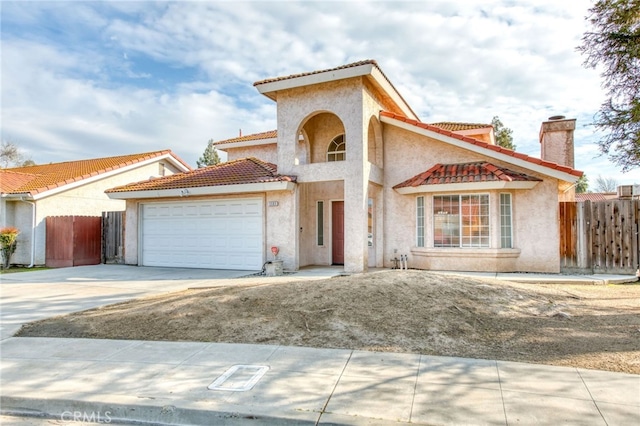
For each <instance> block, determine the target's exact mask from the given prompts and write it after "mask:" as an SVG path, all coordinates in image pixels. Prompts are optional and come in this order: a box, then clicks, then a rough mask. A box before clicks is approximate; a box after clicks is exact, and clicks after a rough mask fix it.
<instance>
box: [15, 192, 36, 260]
mask: <svg viewBox="0 0 640 426" xmlns="http://www.w3.org/2000/svg"><path fill="white" fill-rule="evenodd" d="M19 201H22V202H23V203H27V204H31V263H30V264H29V266H27V268H33V266H34V263H35V255H36V203H34V202H33V201H27V200H25V199H24V197H21V198H20V200H19Z"/></svg>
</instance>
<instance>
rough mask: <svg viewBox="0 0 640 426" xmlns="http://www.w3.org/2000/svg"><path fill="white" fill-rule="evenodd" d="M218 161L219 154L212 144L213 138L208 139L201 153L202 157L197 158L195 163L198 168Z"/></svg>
mask: <svg viewBox="0 0 640 426" xmlns="http://www.w3.org/2000/svg"><path fill="white" fill-rule="evenodd" d="M219 162H220V156H219V155H218V150H217V149H216V147H215V146H213V139H209V142H208V143H207V148H205V150H204V152H203V153H202V157H200V158H198V161H196V163H197V164H198V168H201V167H207V166H213V165H215V164H218V163H219Z"/></svg>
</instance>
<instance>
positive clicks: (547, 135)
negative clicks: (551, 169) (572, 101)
mask: <svg viewBox="0 0 640 426" xmlns="http://www.w3.org/2000/svg"><path fill="white" fill-rule="evenodd" d="M575 128H576V119H575V118H565V116H564V115H554V116H553V117H549V119H548V120H547V121H544V122H542V126H540V144H541V145H542V154H541V155H542V159H543V160H546V161H551V162H554V163H558V164H561V165H563V166H569V167H571V168H574V161H573V131H574V130H575Z"/></svg>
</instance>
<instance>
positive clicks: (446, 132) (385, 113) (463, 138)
mask: <svg viewBox="0 0 640 426" xmlns="http://www.w3.org/2000/svg"><path fill="white" fill-rule="evenodd" d="M380 116H383V117H389V118H392V119H394V120H399V121H403V122H405V123H408V124H411V125H413V126H416V127H420V128H423V129H426V130H430V131H432V132H435V133H440V134H442V135H444V136H449V137H451V138H454V139H458V140H461V141H463V142H469V143H472V144H474V145H477V146H480V147H482V148H485V149H489V150H491V151H496V152H501V153H503V154H506V155H508V156H510V157H514V158H519V159H521V160H524V161H527V162H529V163H533V164H538V165H541V166H543V167H546V168H549V169H553V170H559V171H561V172H563V173H567V174H570V175H573V176H582V175H583V174H584V173H583V172H581V171H580V170H576V169H574V168H571V167H569V166H564V165H562V164H558V163H554V162H553V161H548V160H543V159H541V158H537V157H532V156H530V155H527V154H523V153H520V152H516V151H514V150H512V149H508V148H504V147H501V146H498V145H491V144H489V143H487V142H484V141H481V140H479V139H475V138H471V137H469V136H462V135H459V134H457V133H454V132H451V131H449V130H444V129H442V128H440V127H437V126H434V125H431V124H427V123H423V122H421V121H418V120H414V119H411V118H407V117H405V116H402V115H399V114H396V113H393V112H389V111H380Z"/></svg>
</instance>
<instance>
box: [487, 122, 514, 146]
mask: <svg viewBox="0 0 640 426" xmlns="http://www.w3.org/2000/svg"><path fill="white" fill-rule="evenodd" d="M491 124H492V125H493V135H494V136H495V138H496V144H497V145H499V146H501V147H503V148H508V149H512V150H514V151H515V150H516V146H515V145H514V144H513V130H511V129H510V128H508V127H505V126H504V124H502V121H500V118H499V117H498V116H497V115H496V116H495V117H493V120H491Z"/></svg>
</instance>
